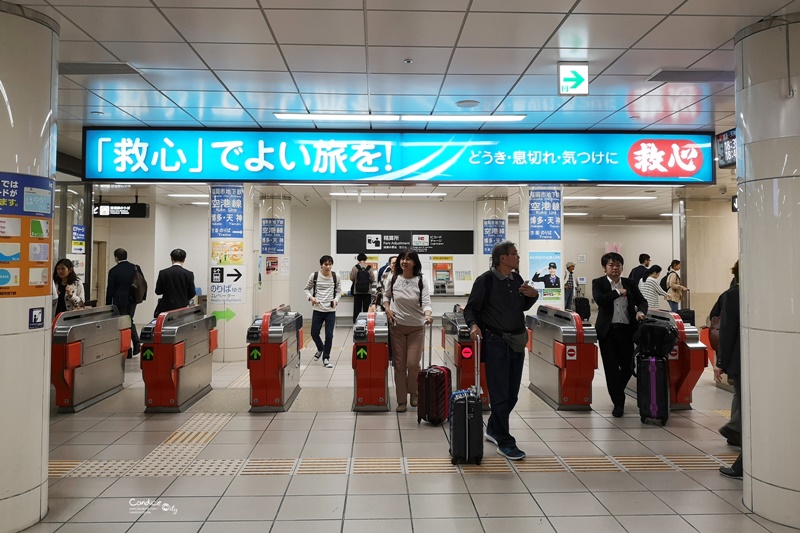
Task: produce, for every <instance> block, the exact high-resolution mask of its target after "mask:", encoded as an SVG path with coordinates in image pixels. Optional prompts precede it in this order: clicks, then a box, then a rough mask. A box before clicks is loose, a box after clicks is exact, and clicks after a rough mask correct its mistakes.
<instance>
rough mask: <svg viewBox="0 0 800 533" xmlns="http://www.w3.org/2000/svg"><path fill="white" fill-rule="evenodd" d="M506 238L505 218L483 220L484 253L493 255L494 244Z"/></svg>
mask: <svg viewBox="0 0 800 533" xmlns="http://www.w3.org/2000/svg"><path fill="white" fill-rule="evenodd" d="M504 240H506V221H505V220H497V219H495V220H484V221H483V255H492V248H494V245H495V244H497V243H499V242H503V241H504Z"/></svg>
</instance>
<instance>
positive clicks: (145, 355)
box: [142, 348, 153, 361]
mask: <svg viewBox="0 0 800 533" xmlns="http://www.w3.org/2000/svg"><path fill="white" fill-rule="evenodd" d="M142 359H144V360H145V361H152V360H153V350H152V349H150V348H145V350H144V351H143V352H142Z"/></svg>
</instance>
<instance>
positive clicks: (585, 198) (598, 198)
mask: <svg viewBox="0 0 800 533" xmlns="http://www.w3.org/2000/svg"><path fill="white" fill-rule="evenodd" d="M656 199H658V197H657V196H565V197H564V200H656Z"/></svg>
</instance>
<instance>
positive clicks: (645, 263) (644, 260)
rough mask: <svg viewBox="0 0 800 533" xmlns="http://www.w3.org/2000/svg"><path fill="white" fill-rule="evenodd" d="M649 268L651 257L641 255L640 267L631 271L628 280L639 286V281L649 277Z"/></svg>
mask: <svg viewBox="0 0 800 533" xmlns="http://www.w3.org/2000/svg"><path fill="white" fill-rule="evenodd" d="M648 268H650V256H649V255H647V254H639V266H637V267H634V268H633V270H631V273H630V274H628V278H629V279H630V280H631V281H632V282H634V283H636V284H637V285H638V284H639V280H641V279H642V278H643V277H645V276H646V275H647V269H648Z"/></svg>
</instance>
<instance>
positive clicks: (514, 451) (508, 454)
mask: <svg viewBox="0 0 800 533" xmlns="http://www.w3.org/2000/svg"><path fill="white" fill-rule="evenodd" d="M497 454H498V455H502V456H503V457H505V458H506V459H511V460H512V461H521V460H522V459H525V452H523V451H522V450H520V449H519V448H517V447H516V446H513V447H511V448H497Z"/></svg>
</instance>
